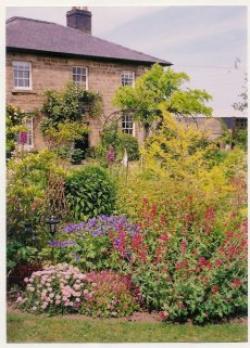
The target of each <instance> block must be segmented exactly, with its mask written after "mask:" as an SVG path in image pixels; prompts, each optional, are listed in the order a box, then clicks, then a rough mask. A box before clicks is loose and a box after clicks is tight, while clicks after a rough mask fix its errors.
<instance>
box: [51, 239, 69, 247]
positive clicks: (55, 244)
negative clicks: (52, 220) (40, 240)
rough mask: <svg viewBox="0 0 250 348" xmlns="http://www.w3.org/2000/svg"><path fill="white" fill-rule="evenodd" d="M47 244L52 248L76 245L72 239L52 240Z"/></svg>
mask: <svg viewBox="0 0 250 348" xmlns="http://www.w3.org/2000/svg"><path fill="white" fill-rule="evenodd" d="M48 245H49V246H51V247H53V248H66V247H69V246H74V245H76V242H74V241H73V240H63V241H62V240H52V241H51V242H49V243H48Z"/></svg>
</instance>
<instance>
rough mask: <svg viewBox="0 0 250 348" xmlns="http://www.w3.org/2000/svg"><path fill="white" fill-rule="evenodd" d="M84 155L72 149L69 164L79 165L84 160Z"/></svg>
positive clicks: (80, 151) (82, 152) (81, 151)
mask: <svg viewBox="0 0 250 348" xmlns="http://www.w3.org/2000/svg"><path fill="white" fill-rule="evenodd" d="M84 157H85V154H84V151H83V150H81V149H74V150H73V151H72V154H71V163H72V164H80V163H81V162H82V160H83V159H84Z"/></svg>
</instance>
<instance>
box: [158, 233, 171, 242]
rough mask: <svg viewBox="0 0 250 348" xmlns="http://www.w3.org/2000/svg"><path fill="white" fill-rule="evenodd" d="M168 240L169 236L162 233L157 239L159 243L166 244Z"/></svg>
mask: <svg viewBox="0 0 250 348" xmlns="http://www.w3.org/2000/svg"><path fill="white" fill-rule="evenodd" d="M168 240H169V236H168V234H167V233H162V234H161V235H160V237H159V241H160V242H161V241H162V242H167V241H168Z"/></svg>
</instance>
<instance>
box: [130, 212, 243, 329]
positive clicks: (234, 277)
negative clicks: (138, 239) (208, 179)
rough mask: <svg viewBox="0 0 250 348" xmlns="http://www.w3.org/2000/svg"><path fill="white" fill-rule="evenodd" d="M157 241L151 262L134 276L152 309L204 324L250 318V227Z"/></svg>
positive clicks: (166, 236)
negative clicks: (249, 297) (249, 281)
mask: <svg viewBox="0 0 250 348" xmlns="http://www.w3.org/2000/svg"><path fill="white" fill-rule="evenodd" d="M210 214H211V212H210ZM210 217H211V216H210ZM156 241H157V242H156V244H155V245H154V247H153V248H151V253H150V255H149V258H148V260H150V261H149V262H147V263H145V264H141V265H138V264H137V267H135V268H133V271H132V272H133V273H132V279H133V281H134V283H135V284H136V285H137V286H139V288H140V289H141V293H142V297H143V299H144V302H145V304H146V306H147V308H150V309H158V310H160V309H161V310H163V312H164V313H165V320H170V321H186V320H187V319H192V320H193V322H195V323H200V324H201V323H204V322H206V321H211V320H219V319H221V318H225V317H230V316H233V315H238V314H243V313H244V314H246V313H247V232H246V222H243V223H241V224H240V225H238V226H237V228H235V229H234V231H227V232H223V231H219V230H215V229H208V230H205V231H203V230H200V231H197V230H193V231H189V233H188V234H187V233H183V231H181V230H180V231H177V232H176V233H174V234H170V233H166V234H163V235H160V237H158V238H156Z"/></svg>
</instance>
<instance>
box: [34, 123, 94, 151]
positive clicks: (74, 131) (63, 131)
mask: <svg viewBox="0 0 250 348" xmlns="http://www.w3.org/2000/svg"><path fill="white" fill-rule="evenodd" d="M41 127H42V130H43V134H44V136H45V139H46V140H47V142H48V146H49V149H57V151H60V149H61V148H62V147H63V148H64V149H67V148H68V149H70V148H71V146H72V143H73V142H74V141H75V140H80V139H82V138H83V136H84V135H85V134H86V133H87V132H88V128H87V126H86V125H83V124H79V123H78V122H71V121H66V122H63V123H59V124H57V127H50V126H49V127H47V124H45V122H44V123H43V124H42V125H41Z"/></svg>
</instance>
